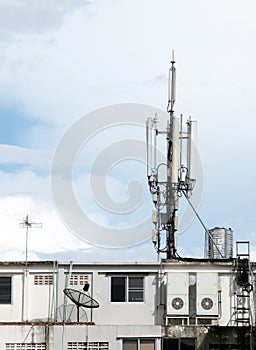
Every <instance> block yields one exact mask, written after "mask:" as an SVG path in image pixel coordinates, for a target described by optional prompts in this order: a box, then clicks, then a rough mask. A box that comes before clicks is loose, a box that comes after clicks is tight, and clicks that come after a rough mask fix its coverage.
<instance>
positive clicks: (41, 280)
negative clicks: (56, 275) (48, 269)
mask: <svg viewBox="0 0 256 350" xmlns="http://www.w3.org/2000/svg"><path fill="white" fill-rule="evenodd" d="M52 284H53V276H52V275H35V276H34V285H36V286H49V285H52Z"/></svg>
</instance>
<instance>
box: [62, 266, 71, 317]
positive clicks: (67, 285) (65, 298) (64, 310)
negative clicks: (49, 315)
mask: <svg viewBox="0 0 256 350" xmlns="http://www.w3.org/2000/svg"><path fill="white" fill-rule="evenodd" d="M72 268H73V261H72V260H71V261H70V263H69V271H68V279H67V281H66V286H65V288H67V287H69V284H70V277H71V274H72ZM67 303H68V299H67V296H66V295H65V294H64V307H63V322H64V323H65V322H66V318H67V315H66V313H67Z"/></svg>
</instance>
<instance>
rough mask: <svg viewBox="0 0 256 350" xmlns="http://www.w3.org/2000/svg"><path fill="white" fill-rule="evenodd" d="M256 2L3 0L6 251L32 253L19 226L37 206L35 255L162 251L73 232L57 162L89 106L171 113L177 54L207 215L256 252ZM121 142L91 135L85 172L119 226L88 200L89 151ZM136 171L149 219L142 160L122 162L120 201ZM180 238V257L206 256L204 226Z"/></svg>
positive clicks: (122, 134)
mask: <svg viewBox="0 0 256 350" xmlns="http://www.w3.org/2000/svg"><path fill="white" fill-rule="evenodd" d="M255 7H256V5H255V3H254V1H252V0H245V1H244V2H243V4H241V2H240V1H237V0H233V1H231V0H227V1H225V2H223V1H221V0H216V1H214V2H210V1H204V0H195V1H193V2H191V1H187V0H182V1H173V2H170V1H167V0H162V1H155V0H147V1H146V0H141V1H135V0H120V1H116V0H108V1H102V0H90V1H89V0H88V1H87V0H79V1H72V0H71V1H70V0H51V1H50V0H44V1H43V0H42V1H37V2H31V1H29V0H19V1H18V0H14V1H11V2H10V1H7V0H0V62H1V64H0V76H1V79H0V121H1V128H0V212H1V214H0V215H1V220H0V229H1V232H4V233H5V234H1V236H2V240H1V242H0V251H1V256H2V259H21V258H23V257H24V246H25V236H24V235H23V234H22V230H21V229H20V228H19V225H18V224H19V222H20V221H21V220H22V218H23V217H25V215H26V214H27V213H28V214H29V215H31V217H32V219H33V220H35V221H38V222H42V223H43V228H42V229H40V230H37V231H36V232H31V234H30V239H29V246H30V257H31V258H38V257H39V258H40V257H43V258H48V257H49V258H58V259H60V260H61V259H65V260H70V259H75V258H76V257H78V256H79V258H80V259H82V257H83V256H84V259H85V260H88V259H89V260H113V259H114V260H120V259H123V260H130V259H132V260H155V259H156V255H155V253H154V251H153V248H152V245H151V242H150V241H148V242H146V243H144V244H140V245H138V246H136V247H133V248H130V249H126V250H110V249H100V248H95V247H94V246H92V245H90V244H88V243H86V242H83V241H81V240H79V239H78V238H76V237H75V236H74V235H73V234H72V233H70V232H69V230H68V229H67V228H66V227H65V225H64V224H63V222H62V221H61V219H60V218H59V216H58V214H57V211H56V208H55V206H54V203H53V199H52V193H51V176H50V169H51V162H52V159H53V157H54V152H55V149H56V147H57V145H58V144H59V142H60V140H61V138H62V137H63V135H64V134H65V132H66V131H67V130H69V129H70V128H71V127H72V125H73V124H74V123H75V122H76V121H78V120H79V119H80V118H81V117H83V116H84V115H86V114H87V113H89V112H92V111H94V110H96V109H98V108H101V107H103V106H108V105H112V104H119V103H139V104H145V105H150V106H154V107H156V108H159V109H162V110H165V109H166V101H167V72H168V66H169V61H170V56H171V51H172V49H174V50H175V56H176V61H177V103H176V106H175V107H176V112H177V115H179V114H180V113H183V114H184V118H187V117H188V116H189V115H191V116H192V117H193V118H194V119H197V120H198V149H199V152H200V156H201V162H202V166H203V188H204V190H203V197H202V202H201V206H200V209H199V211H200V215H201V217H202V218H203V220H204V221H205V224H206V226H207V227H209V228H212V227H214V226H227V227H232V228H233V229H234V233H235V239H237V240H239V239H241V240H247V239H248V240H250V242H251V247H252V252H254V251H255V248H256V243H255V238H256V237H255V236H256V231H255V227H256V219H255V217H256V216H255V207H256V203H255V201H256V200H255V198H256V197H255V189H254V179H255V178H256V163H255V161H254V158H255V149H256V141H255V135H254V134H255V127H256V118H255V114H256V107H255V81H256V71H255V60H256V50H255V48H254V45H253V42H254V40H255V34H256V24H255V20H254V13H255ZM147 117H148V116H145V119H146V118H147ZM143 118H144V117H143V116H142V119H143ZM127 130H128V129H127ZM115 133H117V131H116V132H115ZM118 134H119V139H120V140H122V139H127V138H130V137H131V136H132V137H135V138H136V139H140V140H142V139H143V137H144V136H143V135H142V134H140V133H139V132H138V133H136V132H135V131H134V130H133V131H131V130H130V129H129V132H128V131H127V132H126V130H125V129H122V130H121V129H120V130H119V131H118ZM116 141H117V138H116V136H114V132H113V133H111V132H109V134H108V135H105V136H104V142H105V143H104V142H103V137H102V138H101V139H100V138H97V137H96V138H95V139H94V140H91V141H90V142H91V144H89V146H88V145H87V146H88V147H87V148H86V147H85V148H84V149H83V150H82V151H81V153H80V156H79V157H80V158H79V157H78V158H77V159H78V160H79V161H80V163H79V167H78V171H77V169H75V172H76V171H77V172H76V173H75V175H76V176H75V178H74V184H73V186H74V189H75V191H76V193H77V195H78V197H79V201H80V203H81V205H82V206H84V207H85V208H89V209H85V210H89V215H91V217H93V218H94V219H95V220H96V221H97V222H100V223H102V225H103V226H104V225H106V226H109V225H115V224H116V221H115V219H114V218H113V217H111V216H110V215H109V214H108V215H107V216H106V215H105V214H104V213H103V212H102V210H101V209H100V208H98V207H97V203H94V202H93V198H91V197H90V188H89V187H88V186H89V185H88V183H87V182H86V181H87V177H88V175H89V174H90V170H89V168H90V164H91V163H90V162H89V160H93V159H94V158H95V157H96V153H97V152H98V153H100V152H102V151H103V149H104V147H106V146H107V145H111V143H113V142H116ZM93 142H94V143H93ZM96 151H97V152H96ZM129 169H132V170H131V172H132V174H134V173H135V169H136V170H137V174H136V177H138V178H139V181H141V183H142V186H143V188H144V197H143V198H144V200H143V205H142V207H141V208H140V211H139V216H140V217H141V216H144V215H145V216H147V214H146V213H147V212H149V213H148V215H149V216H150V214H151V213H150V212H151V204H149V203H148V202H147V200H149V194H148V192H147V184H146V178H145V179H144V172H143V167H141V165H138V164H137V165H136V163H133V164H132V163H129V162H128V163H127V164H126V165H125V166H124V167H123V169H122V167H121V165H119V166H118V167H116V168H113V169H112V172H110V174H109V179H108V186H109V189H110V192H112V196H113V198H114V199H115V200H116V201H122V200H125V199H127V198H128V197H127V196H128V194H127V185H128V183H129ZM200 176H201V175H200ZM132 179H133V176H132V177H131V179H130V180H132ZM89 198H90V199H89ZM182 205H183V204H181V206H182ZM120 220H121V217H120ZM122 222H123V224H127V223H129V224H131V218H128V216H127V218H125V216H122ZM150 234H151V233H150V232H149V236H150ZM178 236H179V238H178V244H179V252H180V254H181V255H183V256H202V255H203V247H204V242H203V239H204V233H203V230H202V228H201V227H200V225H199V224H198V223H197V222H193V224H192V225H190V227H188V229H187V230H186V232H182V233H180V234H178ZM254 256H255V258H256V254H255V255H254Z"/></svg>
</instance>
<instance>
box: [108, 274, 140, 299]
mask: <svg viewBox="0 0 256 350" xmlns="http://www.w3.org/2000/svg"><path fill="white" fill-rule="evenodd" d="M120 277H123V278H125V300H124V301H112V278H120ZM133 277H135V278H141V279H142V282H143V286H142V300H140V301H129V291H130V290H129V278H133ZM145 277H146V276H145V275H141V274H122V275H121V274H120V275H119V274H118V275H114V274H113V275H110V276H109V302H110V303H111V304H118V305H120V304H135V305H138V304H145V303H146V288H145V286H146V284H145Z"/></svg>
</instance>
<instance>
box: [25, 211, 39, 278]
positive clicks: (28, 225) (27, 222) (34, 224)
mask: <svg viewBox="0 0 256 350" xmlns="http://www.w3.org/2000/svg"><path fill="white" fill-rule="evenodd" d="M42 226H43V225H42V223H37V222H31V221H30V220H29V217H28V215H26V217H25V218H24V220H23V222H21V223H20V227H22V228H25V229H26V250H25V254H26V257H25V264H26V265H25V266H26V271H27V269H28V231H29V229H31V228H41V227H42Z"/></svg>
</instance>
